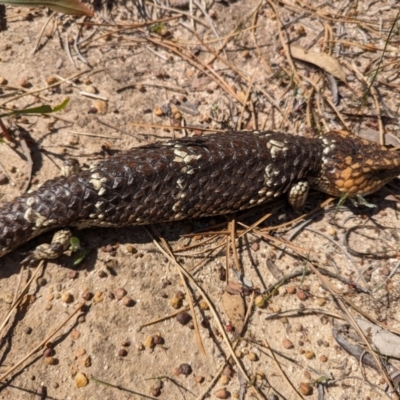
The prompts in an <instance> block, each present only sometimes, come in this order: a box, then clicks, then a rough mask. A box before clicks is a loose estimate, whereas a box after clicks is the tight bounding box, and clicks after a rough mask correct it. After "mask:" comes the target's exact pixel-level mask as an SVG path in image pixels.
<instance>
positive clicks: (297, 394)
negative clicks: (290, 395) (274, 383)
mask: <svg viewBox="0 0 400 400" xmlns="http://www.w3.org/2000/svg"><path fill="white" fill-rule="evenodd" d="M263 342H264V345H265V347H266V348H267V349H268V350H269V352H270V354H271V357H272V359H273V360H274V363H275V365H276V367H277V368H278V370H279V372H280V373H281V374H282V376H283V379H284V380H285V381H286V383H287V384H288V386H289V387H290V388H291V389H292V390H293V391H294V393H295V394H296V397H297V398H299V399H303V396H302V395H301V394H300V393H299V392H298V390H297V389H296V388H295V387H294V386H293V384H292V382H291V381H290V379H289V378H288V376H287V375H286V373H285V371H284V370H283V369H282V367H281V364H280V363H279V361H278V360H277V358H276V356H275V353H274V352H273V351H272V349H271V347H270V345H269V343H268V341H267V339H266V338H264V339H263Z"/></svg>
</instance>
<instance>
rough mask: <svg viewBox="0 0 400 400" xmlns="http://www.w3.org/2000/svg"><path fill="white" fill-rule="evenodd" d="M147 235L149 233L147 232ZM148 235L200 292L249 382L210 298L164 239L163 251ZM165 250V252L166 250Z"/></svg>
mask: <svg viewBox="0 0 400 400" xmlns="http://www.w3.org/2000/svg"><path fill="white" fill-rule="evenodd" d="M147 232H148V231H147ZM148 233H149V232H148ZM149 235H150V237H151V239H152V240H153V243H154V245H155V246H156V247H157V248H158V249H159V250H160V251H161V252H162V253H163V254H164V255H165V256H166V257H167V258H168V259H169V260H170V261H171V262H172V263H173V264H175V265H176V266H177V267H178V268H179V269H180V270H181V271H182V274H183V275H185V277H186V278H187V279H188V280H189V281H190V282H191V283H192V284H193V285H194V286H195V287H196V289H197V290H198V291H199V292H200V294H201V295H202V297H203V299H204V300H205V301H206V302H207V304H208V306H209V308H210V312H211V313H212V314H213V316H214V318H215V322H216V324H217V326H218V329H219V331H220V333H221V335H222V337H223V339H224V341H225V344H226V345H227V347H228V350H229V353H230V355H231V357H232V358H233V359H234V360H235V363H236V365H237V366H238V369H239V370H240V372H241V373H242V374H243V376H244V377H245V378H246V379H247V381H249V377H248V376H247V374H246V372H245V370H244V368H243V366H242V364H241V362H240V361H239V359H238V358H237V356H236V354H235V351H234V350H233V348H232V345H231V343H230V341H229V338H228V336H227V334H226V332H225V329H224V327H223V325H222V323H221V321H220V319H219V316H218V314H217V312H216V310H215V308H214V306H213V304H212V302H211V300H210V298H209V297H208V295H207V293H206V292H205V291H204V290H203V289H202V288H201V287H200V286H199V285H198V284H197V282H196V280H195V279H194V278H193V276H192V275H191V274H190V273H189V272H188V271H186V269H185V268H184V267H183V266H182V265H180V264H179V263H178V262H177V261H176V259H175V257H174V255H173V254H172V253H171V251H170V249H169V246H168V243H167V242H166V241H165V239H164V238H160V239H161V243H162V244H163V246H165V249H164V248H163V247H162V246H161V245H160V244H159V243H158V242H157V241H156V240H155V239H154V237H153V235H151V234H150V233H149ZM166 249H167V250H166ZM253 390H254V391H255V394H256V395H257V397H258V398H259V399H261V396H260V394H259V393H258V391H257V390H256V388H254V387H253Z"/></svg>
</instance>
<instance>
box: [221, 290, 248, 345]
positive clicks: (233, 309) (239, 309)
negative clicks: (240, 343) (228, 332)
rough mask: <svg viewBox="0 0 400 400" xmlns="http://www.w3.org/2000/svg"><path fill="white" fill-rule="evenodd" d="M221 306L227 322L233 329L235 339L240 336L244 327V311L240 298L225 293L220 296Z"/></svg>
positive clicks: (242, 301)
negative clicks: (227, 319)
mask: <svg viewBox="0 0 400 400" xmlns="http://www.w3.org/2000/svg"><path fill="white" fill-rule="evenodd" d="M222 306H223V308H224V311H225V314H226V315H227V317H228V318H229V321H230V322H231V323H232V325H233V326H234V327H235V331H234V335H235V337H236V336H238V335H240V333H241V332H242V329H243V325H244V317H245V315H246V310H245V307H244V300H243V298H242V297H241V296H233V295H231V294H229V293H227V292H224V294H223V295H222Z"/></svg>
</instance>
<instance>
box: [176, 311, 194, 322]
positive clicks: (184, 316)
mask: <svg viewBox="0 0 400 400" xmlns="http://www.w3.org/2000/svg"><path fill="white" fill-rule="evenodd" d="M191 319H192V316H191V315H190V314H189V313H187V312H186V311H182V312H180V313H179V314H177V316H176V320H177V321H178V322H179V323H180V324H181V325H187V324H188V323H189V322H190V321H191Z"/></svg>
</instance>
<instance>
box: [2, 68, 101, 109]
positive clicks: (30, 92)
mask: <svg viewBox="0 0 400 400" xmlns="http://www.w3.org/2000/svg"><path fill="white" fill-rule="evenodd" d="M101 71H104V68H100V69H97V70H94V71H93V70H91V69H87V70H85V71H82V72H78V73H76V74H74V75H71V76H70V77H69V78H65V80H70V79H74V78H76V77H78V76H80V75H84V74H86V73H89V72H90V73H91V75H93V74H97V73H98V72H101ZM60 83H61V82H56V83H53V84H52V85H47V86H46V87H43V88H40V89H35V90H32V91H29V92H28V91H26V92H24V93H22V94H19V95H18V96H15V97H13V98H11V99H9V100H7V101H5V102H3V103H1V104H0V107H3V106H4V105H5V104H7V103H10V102H12V101H15V100H18V99H20V98H21V97H25V96H29V95H34V94H36V93H40V92H43V91H45V90H48V89H51V88H53V87H56V86H58V85H60Z"/></svg>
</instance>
